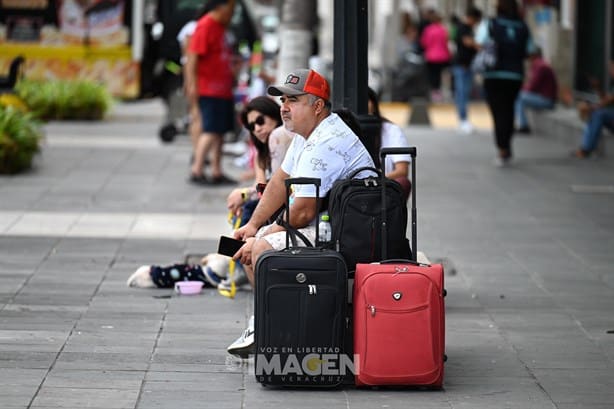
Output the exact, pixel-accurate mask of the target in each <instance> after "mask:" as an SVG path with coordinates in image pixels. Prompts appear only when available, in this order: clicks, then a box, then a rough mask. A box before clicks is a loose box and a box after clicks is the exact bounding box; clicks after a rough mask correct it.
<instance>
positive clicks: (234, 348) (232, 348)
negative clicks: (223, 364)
mask: <svg viewBox="0 0 614 409" xmlns="http://www.w3.org/2000/svg"><path fill="white" fill-rule="evenodd" d="M255 347H256V344H255V340H254V316H253V315H252V316H251V318H250V319H249V323H248V325H247V328H246V329H245V331H243V333H242V334H241V336H240V337H239V338H237V339H236V340H235V342H233V343H232V344H230V345H229V346H228V348H226V351H228V353H229V354H231V355H234V356H237V357H239V358H241V359H247V358H249V355H250V354H253V353H254V352H255Z"/></svg>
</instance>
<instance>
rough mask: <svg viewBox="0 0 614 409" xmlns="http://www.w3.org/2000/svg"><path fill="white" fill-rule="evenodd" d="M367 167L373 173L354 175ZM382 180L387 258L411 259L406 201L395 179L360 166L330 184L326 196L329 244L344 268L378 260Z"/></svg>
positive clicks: (380, 241)
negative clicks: (329, 234) (347, 175)
mask: <svg viewBox="0 0 614 409" xmlns="http://www.w3.org/2000/svg"><path fill="white" fill-rule="evenodd" d="M365 170H370V171H372V172H373V173H374V174H375V176H370V177H366V178H362V179H358V178H355V176H356V175H358V174H359V173H360V172H362V171H365ZM382 180H384V181H385V182H384V183H385V194H386V229H387V234H386V236H387V246H386V247H387V253H386V258H387V259H411V249H410V246H409V241H408V240H407V238H406V232H407V203H406V201H405V199H404V198H403V189H402V188H401V185H400V184H399V183H398V182H395V181H394V180H390V179H387V178H385V177H384V176H383V174H382V172H381V171H380V170H378V169H376V168H370V167H366V168H360V169H357V170H356V171H354V172H353V173H352V174H351V175H350V176H349V177H348V178H347V179H340V180H338V181H336V182H335V183H334V184H333V187H332V188H331V190H330V192H329V195H328V215H329V217H330V223H331V227H332V245H333V246H334V247H335V250H337V251H339V252H340V253H341V255H342V256H343V257H344V259H345V262H346V264H347V266H348V270H354V269H355V267H356V264H357V263H371V262H373V261H380V260H381V259H382V254H381V253H382V251H381V249H382Z"/></svg>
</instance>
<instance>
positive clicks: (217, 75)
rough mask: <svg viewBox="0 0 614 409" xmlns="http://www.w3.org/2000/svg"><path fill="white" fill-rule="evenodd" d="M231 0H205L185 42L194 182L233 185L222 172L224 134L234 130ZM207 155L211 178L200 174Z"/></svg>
mask: <svg viewBox="0 0 614 409" xmlns="http://www.w3.org/2000/svg"><path fill="white" fill-rule="evenodd" d="M234 6H235V0H209V2H208V3H207V4H206V5H205V7H206V9H207V13H206V14H205V15H204V16H203V17H201V18H200V19H199V20H198V22H197V24H196V28H195V30H194V33H193V34H192V37H191V39H190V43H189V45H188V52H187V62H186V70H185V73H186V92H187V93H188V98H189V100H190V101H191V103H198V106H199V108H200V113H201V120H202V133H201V135H200V137H199V139H198V141H197V143H196V149H195V151H194V160H193V162H192V166H191V172H190V179H189V180H190V181H191V182H192V183H196V184H234V183H236V182H235V181H234V180H232V179H230V178H229V177H228V176H226V175H224V174H223V173H222V163H221V162H222V145H223V143H224V134H225V133H226V132H228V131H231V130H233V129H234V121H235V114H234V100H233V86H234V73H233V69H232V53H231V50H230V47H229V46H228V44H227V43H226V27H227V26H228V24H230V20H231V18H232V15H233V12H234ZM210 152H211V153H212V155H211V177H210V178H207V176H205V174H203V166H204V164H205V159H206V158H207V156H208V155H209V153H210Z"/></svg>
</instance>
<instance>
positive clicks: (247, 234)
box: [233, 222, 258, 241]
mask: <svg viewBox="0 0 614 409" xmlns="http://www.w3.org/2000/svg"><path fill="white" fill-rule="evenodd" d="M257 231H258V227H256V226H254V225H253V224H252V223H250V222H248V223H247V224H246V225H245V226H243V227H241V228H239V229H237V230H235V232H234V235H233V236H234V238H235V239H238V240H243V241H247V239H249V238H251V237H254V236H255V235H256V232H257Z"/></svg>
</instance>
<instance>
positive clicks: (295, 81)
mask: <svg viewBox="0 0 614 409" xmlns="http://www.w3.org/2000/svg"><path fill="white" fill-rule="evenodd" d="M300 80H301V79H300V78H299V77H297V76H296V75H292V74H290V75H288V76H287V77H286V82H285V84H298V83H299V81H300Z"/></svg>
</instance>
